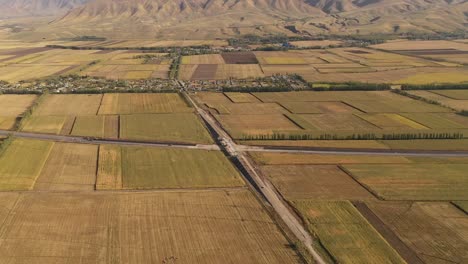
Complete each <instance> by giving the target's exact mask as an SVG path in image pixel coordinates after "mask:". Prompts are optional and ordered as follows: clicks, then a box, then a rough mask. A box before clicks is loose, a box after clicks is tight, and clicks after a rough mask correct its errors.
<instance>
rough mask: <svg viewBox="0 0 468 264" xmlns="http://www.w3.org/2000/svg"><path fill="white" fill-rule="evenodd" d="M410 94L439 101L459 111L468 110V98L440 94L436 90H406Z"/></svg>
mask: <svg viewBox="0 0 468 264" xmlns="http://www.w3.org/2000/svg"><path fill="white" fill-rule="evenodd" d="M406 92H407V93H409V94H412V95H416V96H420V97H423V98H426V99H428V100H432V101H436V102H439V103H440V104H442V105H444V106H448V107H450V108H453V109H456V110H458V111H462V110H468V100H455V99H451V98H448V97H445V96H442V95H439V94H436V93H434V91H406Z"/></svg>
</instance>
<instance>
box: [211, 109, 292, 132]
mask: <svg viewBox="0 0 468 264" xmlns="http://www.w3.org/2000/svg"><path fill="white" fill-rule="evenodd" d="M216 119H218V120H219V121H220V122H221V124H222V125H223V127H224V128H226V129H227V130H228V131H229V133H231V135H232V136H234V137H236V136H240V135H242V134H265V133H273V132H275V131H297V130H301V128H299V127H298V126H296V125H295V124H294V123H293V122H291V121H290V120H289V119H288V118H287V117H285V116H284V115H281V114H276V115H272V114H270V115H218V116H216Z"/></svg>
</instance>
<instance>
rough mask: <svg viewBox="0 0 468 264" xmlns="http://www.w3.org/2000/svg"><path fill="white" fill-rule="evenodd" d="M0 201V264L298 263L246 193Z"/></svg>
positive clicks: (42, 196)
mask: <svg viewBox="0 0 468 264" xmlns="http://www.w3.org/2000/svg"><path fill="white" fill-rule="evenodd" d="M3 196H4V195H2V196H0V197H1V198H2V199H1V200H2V201H0V205H3V204H5V207H3V206H0V216H1V215H2V214H3V212H5V211H7V212H9V214H10V215H12V216H14V217H8V219H7V220H6V221H5V222H4V223H3V226H2V233H1V234H0V243H1V244H2V246H1V247H0V263H25V262H28V261H30V260H32V259H33V260H34V261H33V262H34V263H38V264H49V263H72V264H75V263H76V264H77V263H83V262H86V263H162V261H164V260H165V259H166V260H167V259H169V261H171V260H170V259H171V257H172V256H173V257H174V258H176V260H177V261H176V262H180V263H207V264H211V263H213V264H215V263H216V264H217V263H264V264H289V263H291V264H292V263H301V259H300V257H299V256H298V255H297V253H296V252H295V251H294V250H293V249H292V247H291V246H290V245H289V241H288V240H287V239H286V238H285V237H284V235H283V234H282V233H281V231H280V230H279V228H278V227H277V225H276V224H275V222H273V220H272V219H271V218H270V217H269V216H268V213H267V212H266V211H265V209H263V207H262V206H261V205H260V204H259V202H258V201H257V200H256V199H255V197H254V196H253V195H252V194H251V193H250V192H249V191H247V190H240V191H222V192H221V191H219V192H216V191H212V192H170V193H147V194H145V193H117V194H116V193H113V194H110V193H98V194H83V193H81V194H80V193H77V194H74V195H69V194H62V193H23V194H20V195H19V197H5V199H3ZM12 200H14V201H16V206H14V207H13V206H12V205H11V204H12V202H11V201H12ZM3 201H5V202H3ZM9 208H11V212H10V210H9ZM7 212H5V213H7ZM187 238H190V239H189V240H188V239H187ZM25 252H27V254H26V253H25Z"/></svg>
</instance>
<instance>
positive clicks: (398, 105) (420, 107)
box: [346, 98, 450, 113]
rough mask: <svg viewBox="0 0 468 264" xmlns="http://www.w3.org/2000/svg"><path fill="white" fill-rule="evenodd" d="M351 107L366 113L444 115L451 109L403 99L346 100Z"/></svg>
mask: <svg viewBox="0 0 468 264" xmlns="http://www.w3.org/2000/svg"><path fill="white" fill-rule="evenodd" d="M346 103H348V104H350V105H351V106H353V107H355V108H357V109H359V110H361V111H363V112H366V113H431V112H433V113H443V112H450V110H449V109H447V108H444V107H441V106H438V105H432V104H428V103H424V102H421V101H416V100H410V99H406V98H401V99H400V100H392V99H388V100H381V101H357V100H346Z"/></svg>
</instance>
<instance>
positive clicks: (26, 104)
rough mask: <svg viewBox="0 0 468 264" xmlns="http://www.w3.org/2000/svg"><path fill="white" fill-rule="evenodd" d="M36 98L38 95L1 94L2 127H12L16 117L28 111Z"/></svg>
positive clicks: (0, 121) (5, 128) (0, 119)
mask: <svg viewBox="0 0 468 264" xmlns="http://www.w3.org/2000/svg"><path fill="white" fill-rule="evenodd" d="M36 98H37V96H36V95H0V129H4V130H9V129H12V128H13V127H14V125H15V123H16V118H18V117H19V116H21V115H22V114H23V113H24V112H26V111H27V110H28V109H29V108H30V107H31V106H32V104H33V102H34V101H35V100H36Z"/></svg>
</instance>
